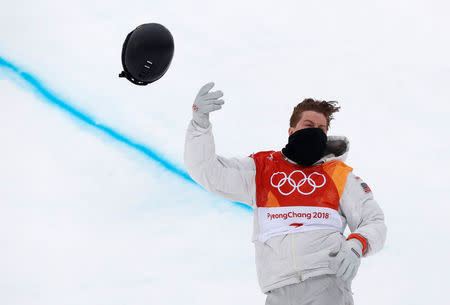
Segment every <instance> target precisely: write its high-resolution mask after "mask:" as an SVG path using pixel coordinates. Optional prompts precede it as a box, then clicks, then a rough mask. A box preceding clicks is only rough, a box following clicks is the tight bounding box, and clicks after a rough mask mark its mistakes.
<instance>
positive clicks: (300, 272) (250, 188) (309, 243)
mask: <svg viewBox="0 0 450 305" xmlns="http://www.w3.org/2000/svg"><path fill="white" fill-rule="evenodd" d="M348 148H349V143H348V140H347V139H346V138H345V137H337V136H328V144H327V152H326V155H325V156H324V157H323V158H322V159H321V160H319V161H318V162H317V164H319V163H321V162H328V161H332V160H341V161H345V159H346V156H347V154H348ZM184 162H185V165H186V168H187V171H188V173H189V174H190V175H191V177H192V179H194V180H195V181H196V182H197V183H198V184H200V185H201V186H202V187H204V188H205V189H206V190H208V191H210V192H212V193H214V194H216V195H218V196H221V197H223V198H226V199H229V200H233V201H237V202H242V203H245V204H248V205H249V206H251V207H253V208H254V209H257V208H258V207H257V206H256V184H255V173H256V167H255V163H254V161H253V159H252V158H251V157H243V158H224V157H221V156H218V155H217V154H216V152H215V145H214V138H213V134H212V125H211V124H210V126H209V127H208V128H206V129H205V128H202V127H200V126H198V125H197V124H195V123H194V122H193V121H192V120H191V121H190V122H189V126H188V129H187V133H186V142H185V151H184ZM361 183H362V181H361V180H360V178H359V177H356V176H355V175H354V174H353V173H352V172H350V173H349V174H348V177H347V180H346V184H345V188H344V191H343V194H342V197H341V199H340V201H339V211H338V212H339V215H340V217H341V220H342V224H343V228H342V232H343V231H344V228H345V227H346V225H347V224H348V226H349V228H350V231H351V232H352V233H357V234H359V235H361V236H363V237H364V238H365V239H366V240H367V250H366V252H365V255H364V256H368V255H371V254H374V253H375V252H377V251H379V250H381V248H382V247H383V245H384V242H385V239H386V226H385V223H384V215H383V212H382V210H381V209H380V207H379V206H378V204H377V202H376V201H375V200H374V198H373V195H372V192H366V191H364V189H363V187H362V186H361ZM254 215H256V213H254ZM257 232H258V219H257V217H254V234H253V238H252V241H253V243H254V245H255V254H256V269H257V274H258V281H259V284H260V287H261V290H262V291H263V292H264V293H266V292H268V291H270V290H272V289H276V288H279V287H282V286H285V285H290V284H294V283H299V282H300V281H303V280H305V279H307V278H310V277H313V276H318V275H322V274H335V271H333V270H332V269H331V268H330V267H329V265H330V262H331V260H332V259H334V257H331V256H330V255H329V254H330V253H336V252H338V251H339V249H340V247H341V245H342V243H343V242H344V241H345V240H346V238H345V236H343V234H342V233H341V232H336V231H333V230H315V231H308V232H298V233H291V234H285V235H279V236H274V237H271V238H270V239H269V240H267V241H265V242H261V241H259V240H258V237H257ZM346 285H347V287H348V289H351V288H350V286H351V283H346Z"/></svg>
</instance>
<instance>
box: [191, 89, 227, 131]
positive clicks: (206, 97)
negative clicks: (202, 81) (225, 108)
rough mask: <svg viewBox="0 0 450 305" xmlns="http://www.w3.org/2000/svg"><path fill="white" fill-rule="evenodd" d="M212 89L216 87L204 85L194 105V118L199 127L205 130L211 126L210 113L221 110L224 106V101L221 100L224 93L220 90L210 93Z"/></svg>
mask: <svg viewBox="0 0 450 305" xmlns="http://www.w3.org/2000/svg"><path fill="white" fill-rule="evenodd" d="M212 87H214V83H207V84H206V85H204V86H203V87H202V88H201V89H200V91H199V92H198V94H197V96H196V98H195V101H194V105H192V118H193V120H194V122H195V123H197V125H199V126H200V127H203V128H207V127H208V126H209V124H210V122H209V113H210V112H211V111H215V110H219V109H220V108H222V105H223V104H224V101H223V100H219V98H221V97H222V96H223V92H222V91H220V90H219V91H213V92H209V90H211V89H212Z"/></svg>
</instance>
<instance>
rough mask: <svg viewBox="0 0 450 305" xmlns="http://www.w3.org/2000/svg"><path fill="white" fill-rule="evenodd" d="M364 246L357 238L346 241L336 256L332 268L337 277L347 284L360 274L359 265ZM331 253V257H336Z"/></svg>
mask: <svg viewBox="0 0 450 305" xmlns="http://www.w3.org/2000/svg"><path fill="white" fill-rule="evenodd" d="M362 249H363V246H362V244H361V242H360V241H359V240H357V239H355V238H352V239H349V240H346V241H345V242H344V243H343V244H342V247H341V249H340V250H339V252H338V253H337V255H336V254H334V255H336V257H335V258H334V259H333V261H332V263H331V264H330V267H331V269H332V270H334V271H336V276H337V277H341V278H342V280H344V281H345V282H346V281H348V280H353V278H354V277H355V275H356V273H357V272H358V268H359V265H360V264H361V256H362ZM334 255H333V254H332V253H330V256H334Z"/></svg>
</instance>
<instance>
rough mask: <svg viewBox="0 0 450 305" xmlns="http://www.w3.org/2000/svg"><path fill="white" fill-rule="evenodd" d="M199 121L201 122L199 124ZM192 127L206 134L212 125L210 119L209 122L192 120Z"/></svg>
mask: <svg viewBox="0 0 450 305" xmlns="http://www.w3.org/2000/svg"><path fill="white" fill-rule="evenodd" d="M197 121H199V122H197ZM192 126H194V128H195V129H197V130H199V131H203V132H205V131H207V130H208V129H210V128H211V123H210V122H209V120H208V119H207V120H196V119H192Z"/></svg>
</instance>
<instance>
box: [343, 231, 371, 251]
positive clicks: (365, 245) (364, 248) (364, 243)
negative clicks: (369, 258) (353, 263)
mask: <svg viewBox="0 0 450 305" xmlns="http://www.w3.org/2000/svg"><path fill="white" fill-rule="evenodd" d="M353 238H354V239H357V240H359V241H360V242H361V245H362V254H363V255H364V254H366V251H367V240H366V239H365V238H364V237H362V236H361V235H359V234H356V233H354V234H350V235H349V236H348V237H347V240H350V239H353Z"/></svg>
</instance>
